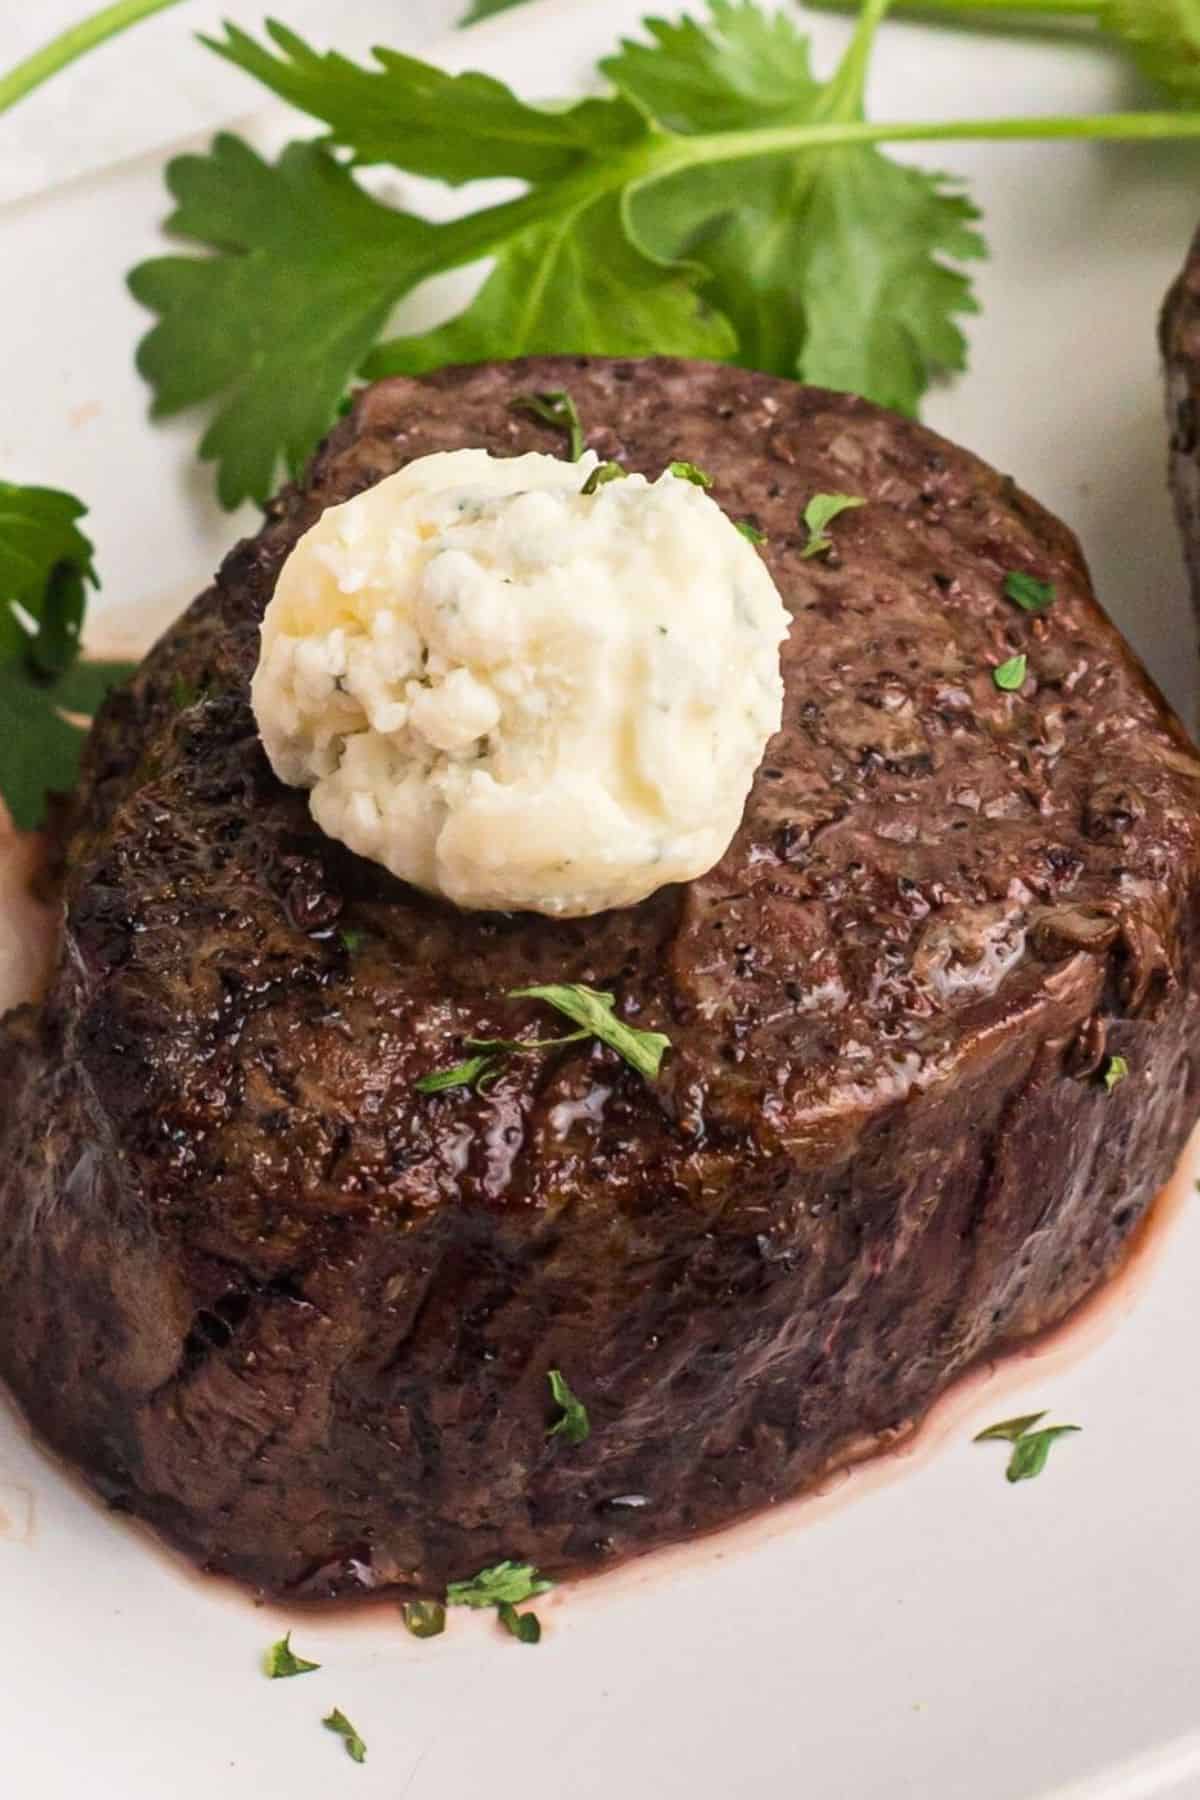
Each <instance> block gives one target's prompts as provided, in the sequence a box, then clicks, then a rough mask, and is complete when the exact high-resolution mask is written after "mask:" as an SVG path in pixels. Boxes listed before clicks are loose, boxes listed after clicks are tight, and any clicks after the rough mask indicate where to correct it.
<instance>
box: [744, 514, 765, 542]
mask: <svg viewBox="0 0 1200 1800" xmlns="http://www.w3.org/2000/svg"><path fill="white" fill-rule="evenodd" d="M737 528H738V530H739V531H740V532H741V534H742V536H743V537H744V538H749V540H750V542H751V543H752V544H765V543H766V541H767V534H766V532H765V531H760V530H759V529H758V526H757V525H752V524H751V523H750V521H749V519H739V520H738V521H737Z"/></svg>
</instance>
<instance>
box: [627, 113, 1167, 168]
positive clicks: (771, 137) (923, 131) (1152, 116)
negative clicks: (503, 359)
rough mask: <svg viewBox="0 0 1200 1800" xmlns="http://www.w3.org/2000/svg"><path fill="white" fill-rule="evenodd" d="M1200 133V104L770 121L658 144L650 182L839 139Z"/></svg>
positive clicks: (1128, 137) (1124, 137) (1115, 137)
mask: <svg viewBox="0 0 1200 1800" xmlns="http://www.w3.org/2000/svg"><path fill="white" fill-rule="evenodd" d="M1189 137H1200V110H1197V111H1194V112H1127V113H1119V112H1117V113H1085V114H1082V115H1079V116H1074V115H1070V114H1068V115H1065V116H1063V117H1059V118H1053V117H1051V118H1037V117H1033V118H1016V119H954V120H951V121H949V122H948V123H947V122H945V121H941V120H933V121H930V120H912V121H909V120H904V121H901V122H898V123H895V124H887V123H886V122H885V123H882V124H877V123H876V122H875V121H874V120H870V119H845V120H830V121H828V122H827V123H826V122H822V123H819V124H815V125H780V126H768V127H765V128H763V129H761V130H753V129H752V130H749V131H722V132H715V133H713V134H712V135H700V134H697V135H696V136H694V137H687V138H678V139H675V140H673V141H672V144H671V149H670V151H664V150H663V149H661V148H660V149H659V151H658V154H657V155H656V156H655V157H654V158H653V161H652V163H651V166H650V167H649V168H648V169H647V170H646V171H645V174H644V176H643V179H644V180H648V181H657V180H661V179H662V178H663V177H664V176H667V175H674V174H676V173H677V172H678V170H680V169H684V168H689V167H690V166H691V165H692V164H693V163H718V162H740V161H747V160H749V159H750V158H752V157H756V156H786V155H787V154H788V153H789V152H795V151H802V150H818V149H822V148H825V149H828V148H832V147H833V146H835V145H838V144H899V143H936V142H941V143H946V142H948V141H950V140H951V139H965V140H969V141H987V140H990V141H993V142H996V141H1003V140H1015V141H1020V140H1026V141H1037V140H1038V139H1046V138H1084V139H1092V140H1094V141H1097V142H1099V141H1102V140H1109V141H1113V142H1120V143H1127V142H1132V141H1142V142H1144V141H1148V140H1156V139H1162V138H1189Z"/></svg>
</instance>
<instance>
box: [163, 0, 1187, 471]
mask: <svg viewBox="0 0 1200 1800" xmlns="http://www.w3.org/2000/svg"><path fill="white" fill-rule="evenodd" d="M886 9H887V0H866V3H865V5H864V6H863V8H862V12H861V15H860V20H859V26H858V30H857V31H856V33H855V36H854V38H853V41H852V43H851V45H850V47H849V49H848V50H847V52H846V55H845V57H844V58H843V60H842V62H841V64H840V65H839V67H838V68H837V70H836V71H835V72H834V74H833V76H832V78H831V79H829V80H824V81H823V80H820V79H818V78H817V77H816V76H815V75H814V73H813V71H812V68H811V64H810V60H809V47H808V42H807V39H806V38H805V37H804V36H802V35H801V34H800V33H799V31H798V30H797V29H796V26H795V25H794V24H793V23H792V21H791V20H790V19H789V18H788V17H787V15H786V14H784V13H774V12H772V11H769V10H766V9H764V8H761V7H760V6H758V5H756V4H754V3H753V0H709V4H708V10H707V16H706V17H704V18H703V20H700V19H696V18H685V19H682V20H680V21H678V22H677V23H667V22H664V21H663V20H660V19H650V20H648V21H647V22H646V24H645V27H644V31H645V36H644V38H642V39H641V40H638V41H629V42H625V43H623V44H622V45H621V46H620V48H619V49H618V50H617V51H616V52H615V53H614V54H613V55H611V56H609V57H607V58H606V59H605V60H604V62H603V64H602V72H603V73H604V75H605V76H606V77H607V80H608V83H609V92H608V93H607V94H606V95H604V96H601V97H594V98H590V99H587V100H583V101H580V102H578V103H576V104H575V105H572V106H566V107H558V108H547V107H539V106H532V105H529V104H527V103H526V102H525V101H523V100H520V99H518V98H517V96H516V95H515V94H513V93H512V92H511V90H510V89H508V88H507V87H505V86H504V85H503V83H501V82H499V81H496V80H493V79H492V78H490V77H488V76H484V75H479V74H464V75H450V74H447V73H445V72H443V71H442V70H440V69H437V68H435V67H432V66H431V65H429V64H427V63H423V62H420V61H418V60H417V59H415V58H413V57H410V56H403V55H400V54H398V53H397V52H394V51H390V50H379V51H377V52H375V59H374V63H373V64H371V65H368V66H363V65H360V64H357V63H355V62H353V61H351V60H350V59H349V58H347V57H344V56H341V55H339V54H337V53H336V52H328V53H322V52H319V51H317V50H314V49H313V48H311V47H310V46H309V45H308V44H307V43H306V42H305V41H304V40H303V39H302V38H301V37H299V36H298V35H297V34H296V33H295V32H293V31H290V30H289V29H288V28H287V27H286V26H284V25H281V24H277V23H271V24H269V25H268V26H267V28H266V31H267V36H266V39H265V41H264V40H259V39H257V38H255V37H252V36H251V35H249V34H248V33H247V32H244V31H242V30H241V29H240V28H238V27H237V26H233V25H230V26H227V27H226V30H225V35H224V36H223V37H220V38H213V39H206V40H205V41H206V42H208V43H209V45H210V48H212V49H213V50H215V51H216V52H217V54H219V55H220V56H223V57H224V58H226V60H228V61H229V62H232V63H234V64H235V65H236V66H237V67H239V68H241V69H242V70H244V71H245V72H246V73H247V74H249V75H251V76H253V77H255V78H256V79H257V80H258V81H260V82H262V83H263V84H264V85H265V86H267V87H268V88H270V89H271V90H272V91H273V92H275V93H277V94H279V95H280V96H281V97H282V98H283V99H285V100H287V101H289V102H290V103H291V104H292V105H294V106H296V107H299V108H300V109H301V110H302V111H305V112H307V113H309V114H310V115H311V116H312V117H313V118H315V119H317V120H319V121H320V122H321V123H322V125H323V126H324V127H325V132H326V135H325V137H324V139H322V140H319V141H317V142H312V143H294V144H291V145H289V146H288V148H287V149H286V150H285V151H284V152H283V154H282V156H281V157H280V158H279V160H278V161H277V162H273V163H272V162H268V161H265V160H263V158H261V157H260V156H258V155H257V153H256V152H254V151H253V150H251V149H250V148H249V147H248V146H247V145H246V144H245V143H243V142H242V141H241V140H240V139H238V138H236V137H232V136H230V135H228V134H222V135H221V136H219V137H218V138H217V139H216V140H215V141H214V143H213V146H212V148H211V150H210V151H209V152H208V153H207V154H205V155H187V156H182V157H178V158H176V159H175V160H174V161H173V162H172V163H171V164H170V165H169V167H168V170H167V181H168V185H169V187H170V189H171V192H172V194H173V195H174V197H175V200H176V209H175V211H174V213H173V214H172V216H171V218H170V220H169V221H168V225H169V228H170V229H171V230H173V231H174V232H175V233H177V234H178V235H179V236H181V237H183V238H185V239H189V240H191V242H192V243H193V245H195V246H196V247H198V248H200V249H201V250H202V251H203V252H204V254H201V255H198V256H187V255H182V256H181V255H175V256H170V257H160V258H156V259H155V260H153V261H151V262H147V263H143V264H141V265H140V266H139V267H138V268H136V269H135V270H134V271H133V273H132V275H131V277H130V283H131V287H132V290H133V292H134V294H135V295H136V297H137V298H138V299H139V300H140V301H142V302H143V304H145V305H146V306H147V307H148V308H149V309H150V310H151V311H152V312H154V313H155V314H156V315H157V323H156V324H155V325H154V327H153V328H152V330H151V331H150V332H149V334H148V335H147V336H146V337H145V338H144V339H143V342H142V345H141V347H140V351H139V366H140V368H141V370H142V372H143V374H144V375H145V376H146V378H147V380H148V381H149V383H150V385H151V387H152V389H153V394H154V401H153V410H154V412H155V413H156V414H159V415H167V414H170V413H174V412H178V411H181V410H183V409H184V408H187V407H190V406H193V405H197V404H200V403H208V404H209V405H210V406H211V407H212V409H213V412H212V418H211V422H210V424H209V426H208V429H207V431H206V432H205V435H204V437H203V440H202V442H201V446H200V449H201V455H202V456H204V457H206V458H208V459H210V460H212V461H213V462H215V463H216V465H217V488H218V493H219V495H220V497H221V499H222V501H223V502H224V503H225V504H226V505H229V506H233V505H235V504H236V503H237V502H238V501H240V500H242V499H244V498H245V497H247V496H250V497H253V498H256V499H260V500H261V499H264V498H265V497H266V495H267V494H268V493H269V492H270V490H271V488H272V487H273V485H274V483H275V478H276V474H277V471H278V468H279V465H280V463H283V464H284V465H285V466H287V467H290V468H295V467H296V466H297V465H298V464H300V463H302V462H303V460H304V459H305V457H307V455H308V454H309V453H310V451H311V450H312V448H313V446H314V445H315V443H316V442H317V440H318V438H319V437H320V436H321V435H322V434H323V432H324V431H325V430H326V428H327V427H328V425H329V424H330V422H331V421H332V419H333V418H334V416H335V414H336V411H337V407H338V403H339V400H340V398H341V396H342V394H343V393H344V391H345V389H346V386H347V384H348V382H349V381H350V380H351V379H352V378H353V377H354V375H355V374H356V373H361V374H365V375H368V376H375V375H384V374H391V373H405V374H420V373H422V372H424V371H425V370H428V369H432V368H436V367H438V366H441V365H443V364H446V363H456V362H476V361H479V360H481V359H485V358H488V357H495V356H502V357H513V356H518V355H522V354H538V353H561V352H590V353H597V354H607V355H616V356H637V355H645V354H675V355H681V356H698V357H716V358H723V359H726V360H734V361H737V362H740V363H743V364H745V365H747V366H750V367H755V368H762V369H766V370H769V371H773V372H775V373H779V374H784V375H791V376H801V377H803V378H805V379H808V380H811V381H815V382H819V383H823V384H824V385H826V386H829V387H835V388H842V389H848V390H851V391H855V392H858V393H862V394H865V395H867V396H868V397H870V398H872V399H874V400H877V401H880V402H882V403H884V404H885V405H891V406H896V407H899V408H900V409H901V410H904V411H909V412H911V411H914V410H915V409H916V406H917V404H918V402H919V400H920V398H921V395H922V393H923V392H924V390H925V388H926V386H927V385H928V383H929V381H930V380H931V379H932V378H933V376H934V375H935V374H936V373H937V372H939V371H942V370H955V369H960V368H962V367H963V366H964V362H965V356H966V346H965V341H964V339H963V335H962V331H961V328H960V321H961V319H962V317H963V315H964V314H966V313H968V312H971V311H973V310H974V309H975V301H974V298H973V295H972V291H971V286H970V282H969V280H968V277H967V274H966V267H967V265H969V264H970V263H971V262H972V261H973V260H974V259H975V258H977V257H978V256H980V255H982V254H983V249H984V246H983V241H982V239H981V238H980V236H979V233H978V231H977V229H976V218H977V214H976V211H975V208H974V207H973V205H972V204H971V202H970V200H969V199H968V198H967V197H966V195H965V194H964V193H963V192H962V191H961V189H960V187H959V186H958V185H957V184H956V183H955V182H954V181H952V180H949V179H948V178H946V177H944V176H941V175H938V174H934V173H929V172H926V171H924V170H921V169H918V168H915V167H913V166H912V165H911V164H908V163H899V162H895V161H892V160H891V159H890V158H889V157H887V156H886V155H884V153H883V152H882V150H881V149H880V148H879V146H880V145H882V144H884V143H886V142H899V141H903V140H908V141H929V142H936V141H943V142H944V141H949V140H952V139H996V140H1003V139H1007V138H1038V137H1046V138H1055V137H1062V138H1067V137H1077V138H1155V137H1170V136H1182V135H1198V134H1200V113H1197V114H1186V113H1179V112H1168V113H1122V114H1111V115H1103V116H1096V117H1084V118H1061V119H1038V118H1017V119H985V120H950V121H941V120H934V121H903V122H900V123H888V122H882V123H876V122H875V121H872V120H868V119H867V118H866V117H865V115H864V110H863V91H864V82H865V76H866V71H867V67H868V63H869V58H870V51H871V46H872V42H873V38H874V35H875V31H876V29H877V27H878V25H879V22H880V20H881V18H882V17H883V15H884V13H885V11H886ZM491 10H496V9H495V8H494V7H493V8H491ZM375 163H387V164H391V165H392V166H394V167H395V168H397V169H400V170H403V171H405V172H407V173H410V174H413V175H419V176H426V177H432V178H433V179H435V180H439V181H442V182H445V183H448V184H450V185H458V184H460V183H462V182H466V181H471V180H474V179H476V178H478V177H490V176H509V177H514V178H516V179H517V180H519V181H521V182H523V183H524V184H525V191H524V192H523V193H521V194H519V195H518V196H517V197H516V198H515V199H510V200H505V201H502V202H500V203H498V204H495V205H490V206H484V207H481V208H479V209H477V210H474V211H469V212H466V213H463V214H460V216H458V217H457V218H454V219H451V220H449V221H445V222H435V221H434V220H432V219H429V218H426V217H424V216H422V215H420V214H418V213H416V212H412V211H403V210H400V209H397V208H393V207H390V206H387V205H384V204H383V203H382V202H380V201H378V200H375V199H373V198H372V197H370V196H369V195H368V194H367V193H366V192H365V191H364V190H363V188H361V187H360V186H359V185H358V182H357V181H356V178H355V173H354V169H355V167H356V166H358V165H364V164H375ZM484 260H490V263H491V268H490V273H489V274H488V275H487V277H486V279H485V280H484V282H483V285H482V286H481V287H480V288H479V290H478V292H477V293H476V294H475V296H474V298H473V299H472V300H471V301H470V302H469V304H468V305H467V306H466V307H464V309H463V310H462V311H461V312H460V313H459V314H458V315H457V316H455V317H453V318H451V319H449V320H448V321H446V322H445V323H444V324H441V325H438V326H436V327H434V328H433V329H431V330H427V331H418V332H415V333H412V334H409V335H407V336H402V337H398V338H392V339H390V340H389V341H387V342H385V343H382V344H380V343H378V342H377V339H378V338H379V336H380V333H381V332H382V330H383V329H384V326H385V323H386V321H387V319H388V317H389V315H390V314H391V312H392V309H393V308H394V306H395V305H396V303H397V302H398V301H399V300H401V299H403V298H404V297H405V296H406V295H408V294H409V293H411V292H412V291H413V290H414V289H415V288H416V287H417V286H418V285H419V284H420V283H422V282H424V281H425V280H427V279H428V278H429V277H430V276H432V275H435V274H439V273H442V272H443V271H446V270H450V269H456V268H463V267H466V266H467V265H469V264H475V263H479V262H481V261H484ZM248 347H249V348H248ZM298 370H299V371H302V375H303V378H302V379H297V371H298Z"/></svg>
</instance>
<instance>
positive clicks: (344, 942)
mask: <svg viewBox="0 0 1200 1800" xmlns="http://www.w3.org/2000/svg"><path fill="white" fill-rule="evenodd" d="M338 941H339V943H340V944H341V946H342V949H343V950H345V951H346V952H347V953H348V954H349V955H350V956H353V955H354V952H355V951H356V950H360V949H361V948H362V941H363V934H362V932H361V931H360V930H359V929H358V927H357V925H344V926H343V927H342V929H341V931H339V932H338Z"/></svg>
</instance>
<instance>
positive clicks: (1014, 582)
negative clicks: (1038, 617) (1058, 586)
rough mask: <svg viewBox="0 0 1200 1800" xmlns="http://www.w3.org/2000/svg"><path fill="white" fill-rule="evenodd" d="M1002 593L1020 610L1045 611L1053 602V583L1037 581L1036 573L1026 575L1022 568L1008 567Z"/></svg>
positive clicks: (1029, 611)
mask: <svg viewBox="0 0 1200 1800" xmlns="http://www.w3.org/2000/svg"><path fill="white" fill-rule="evenodd" d="M1004 595H1005V598H1006V599H1008V600H1013V601H1015V602H1016V604H1017V605H1018V606H1019V607H1020V608H1021V611H1022V612H1027V613H1040V612H1045V610H1046V608H1047V607H1048V606H1051V605H1053V603H1054V583H1053V582H1052V581H1039V579H1038V577H1037V576H1036V575H1027V574H1026V572H1025V571H1024V569H1010V570H1009V572H1008V574H1007V575H1006V576H1005V577H1004Z"/></svg>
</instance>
